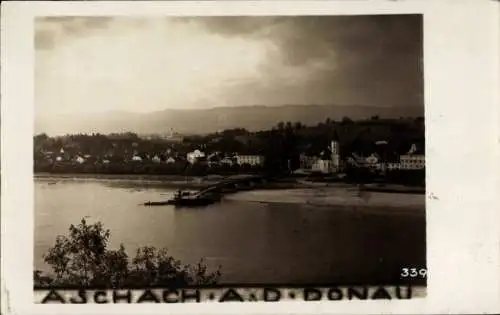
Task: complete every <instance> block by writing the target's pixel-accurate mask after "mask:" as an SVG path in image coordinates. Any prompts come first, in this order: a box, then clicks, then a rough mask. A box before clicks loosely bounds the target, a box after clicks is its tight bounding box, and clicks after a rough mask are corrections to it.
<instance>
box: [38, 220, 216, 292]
mask: <svg viewBox="0 0 500 315" xmlns="http://www.w3.org/2000/svg"><path fill="white" fill-rule="evenodd" d="M109 237H110V231H109V230H106V229H104V228H103V226H102V224H101V223H100V222H97V223H94V224H87V222H86V220H85V219H82V220H81V222H80V224H78V225H77V226H75V225H71V226H70V228H69V235H68V236H58V237H57V239H56V243H55V244H54V246H53V247H51V248H50V249H49V251H48V253H47V254H46V255H44V260H45V262H46V263H47V264H49V265H50V266H51V267H52V271H53V273H54V275H53V276H48V275H45V274H43V272H41V271H39V270H35V272H34V278H35V279H34V280H35V287H37V286H38V287H40V286H41V287H57V286H65V287H67V286H75V287H80V288H81V287H94V286H98V287H107V288H126V287H131V286H135V287H137V286H152V285H160V286H166V287H182V286H187V285H206V284H214V283H216V282H217V281H218V279H219V277H220V275H221V274H220V268H219V269H218V270H216V271H215V272H208V268H207V266H206V265H205V264H204V261H203V260H200V261H199V262H198V263H197V264H196V265H194V266H191V265H183V264H182V263H181V262H180V261H179V260H176V259H174V258H173V257H172V256H170V255H168V251H167V249H161V250H157V249H156V248H154V247H148V246H146V247H141V248H139V249H137V252H136V256H135V257H134V258H133V259H132V260H129V257H128V255H127V253H126V251H125V247H124V246H123V245H120V247H119V249H118V250H110V249H108V248H107V245H108V241H109Z"/></svg>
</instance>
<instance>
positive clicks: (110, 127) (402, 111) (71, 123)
mask: <svg viewBox="0 0 500 315" xmlns="http://www.w3.org/2000/svg"><path fill="white" fill-rule="evenodd" d="M377 115H378V116H379V117H380V118H399V117H418V116H424V108H423V107H417V106H413V107H374V106H361V105H283V106H261V105H256V106H241V107H215V108H210V109H166V110H162V111H157V112H152V113H145V114H137V113H128V112H123V111H119V112H118V111H113V112H107V113H99V114H89V115H85V116H82V115H76V114H75V115H65V116H57V117H50V118H47V117H37V118H36V119H35V132H36V133H42V132H45V133H47V134H49V135H58V134H67V133H69V134H71V133H80V132H81V133H92V132H99V133H106V134H107V133H113V132H125V131H131V132H135V133H139V134H144V133H151V134H152V133H168V132H170V130H172V129H173V130H175V131H176V132H179V133H182V134H205V133H210V132H215V131H219V130H223V129H229V128H245V129H248V130H250V131H256V130H263V129H269V128H271V127H273V126H276V125H277V124H278V122H280V121H283V122H287V121H290V122H297V121H300V122H301V123H302V124H305V125H316V124H318V123H319V122H324V121H325V120H326V119H327V118H330V119H331V120H336V121H339V120H341V119H342V118H343V117H349V118H351V119H365V118H370V117H372V116H377Z"/></svg>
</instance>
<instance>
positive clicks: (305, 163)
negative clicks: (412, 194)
mask: <svg viewBox="0 0 500 315" xmlns="http://www.w3.org/2000/svg"><path fill="white" fill-rule="evenodd" d="M333 143H334V142H332V146H330V152H323V154H321V155H317V156H308V155H306V154H302V155H301V156H300V168H301V169H303V170H309V171H313V172H321V173H334V172H337V171H338V170H340V169H342V168H343V167H345V166H346V165H350V166H353V167H357V168H369V169H376V170H380V171H385V170H421V169H425V154H423V151H422V149H421V148H417V146H416V145H415V144H412V145H411V147H410V150H409V151H408V152H407V153H406V154H402V155H400V156H399V158H398V159H397V161H390V162H389V161H387V159H385V158H384V157H381V156H380V154H378V153H375V152H374V153H372V154H370V155H368V156H362V155H359V154H356V153H355V152H353V153H350V154H349V155H347V156H346V158H345V159H344V161H342V160H340V158H339V155H340V154H339V151H338V149H337V148H338V146H335V145H334V144H333Z"/></svg>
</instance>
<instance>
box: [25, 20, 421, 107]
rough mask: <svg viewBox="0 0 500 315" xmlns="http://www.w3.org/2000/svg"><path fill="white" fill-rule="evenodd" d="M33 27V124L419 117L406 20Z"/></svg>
mask: <svg viewBox="0 0 500 315" xmlns="http://www.w3.org/2000/svg"><path fill="white" fill-rule="evenodd" d="M35 25H36V30H35V49H36V53H35V56H36V57H35V58H36V59H35V99H36V113H37V114H38V115H40V114H43V116H45V115H54V114H64V113H90V112H99V111H110V110H112V111H115V110H118V111H135V112H150V111H156V110H162V109H167V108H179V109H180V108H207V107H218V106H242V105H270V106H271V105H284V104H339V105H349V104H358V105H374V106H423V79H422V71H423V70H422V22H421V17H420V16H416V15H415V16H412V15H407V16H323V17H312V16H311V17H304V16H302V17H183V18H180V17H176V18H174V17H169V18H167V17H164V18H162V17H155V18H136V17H135V18H134V17H116V18H115V17H113V18H110V17H51V18H39V19H37V21H36V24H35Z"/></svg>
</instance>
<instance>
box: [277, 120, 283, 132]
mask: <svg viewBox="0 0 500 315" xmlns="http://www.w3.org/2000/svg"><path fill="white" fill-rule="evenodd" d="M283 129H285V123H284V122H282V121H280V122H279V123H278V130H283Z"/></svg>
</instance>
